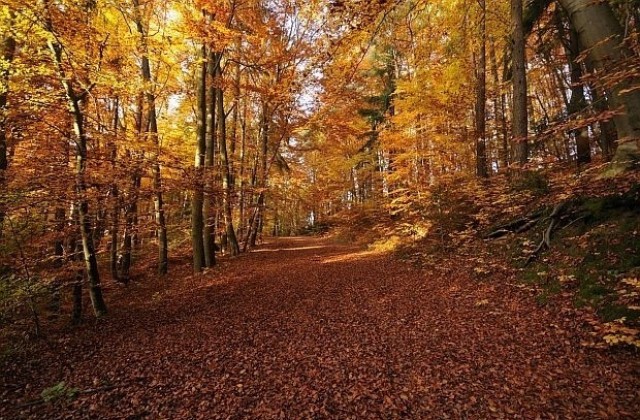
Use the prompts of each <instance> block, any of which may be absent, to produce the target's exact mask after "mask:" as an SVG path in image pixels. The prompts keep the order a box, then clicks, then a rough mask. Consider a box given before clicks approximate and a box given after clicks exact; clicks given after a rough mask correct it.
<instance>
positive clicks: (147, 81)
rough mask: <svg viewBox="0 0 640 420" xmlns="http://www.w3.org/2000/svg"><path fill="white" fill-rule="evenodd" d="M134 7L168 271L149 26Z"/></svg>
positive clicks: (161, 270) (161, 268) (161, 260)
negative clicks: (147, 27)
mask: <svg viewBox="0 0 640 420" xmlns="http://www.w3.org/2000/svg"><path fill="white" fill-rule="evenodd" d="M133 5H134V7H135V13H134V15H135V23H136V28H137V30H138V35H140V50H141V51H140V52H141V54H142V57H141V61H140V71H141V73H142V82H143V85H144V90H145V92H144V98H145V101H146V110H147V123H148V125H147V127H145V132H144V133H143V135H145V137H146V140H147V141H150V142H151V144H152V146H153V149H154V151H153V157H152V159H151V161H152V165H153V169H152V171H153V176H152V179H153V205H154V212H155V219H156V225H157V240H158V274H160V275H164V274H166V273H167V269H168V264H169V255H168V253H169V251H168V244H167V224H166V221H165V214H164V200H163V196H162V173H161V168H160V160H159V155H160V140H159V138H158V113H157V110H156V97H155V93H154V92H153V89H152V84H153V79H152V77H151V62H150V60H149V47H148V45H147V30H146V28H145V25H144V24H143V22H142V12H141V10H140V2H139V0H133Z"/></svg>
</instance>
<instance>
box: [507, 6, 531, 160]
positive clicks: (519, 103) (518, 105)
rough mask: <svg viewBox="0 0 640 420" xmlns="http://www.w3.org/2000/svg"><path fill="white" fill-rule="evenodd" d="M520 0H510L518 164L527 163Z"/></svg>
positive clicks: (526, 124)
mask: <svg viewBox="0 0 640 420" xmlns="http://www.w3.org/2000/svg"><path fill="white" fill-rule="evenodd" d="M522 1H523V0H511V20H512V30H513V108H512V125H513V134H512V136H513V140H512V141H513V146H512V147H513V156H514V158H515V160H516V161H517V162H518V163H520V164H525V163H527V160H528V159H529V147H528V143H527V131H528V117H527V74H526V55H525V34H524V27H523V24H522Z"/></svg>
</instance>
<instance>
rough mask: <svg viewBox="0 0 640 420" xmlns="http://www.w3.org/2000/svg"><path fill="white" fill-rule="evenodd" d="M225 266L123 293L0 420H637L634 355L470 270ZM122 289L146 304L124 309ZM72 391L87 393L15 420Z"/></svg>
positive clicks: (295, 247) (292, 245)
mask: <svg viewBox="0 0 640 420" xmlns="http://www.w3.org/2000/svg"><path fill="white" fill-rule="evenodd" d="M221 265H222V267H220V268H217V269H215V270H212V271H211V272H209V273H206V274H205V275H203V276H186V278H183V277H182V276H183V275H184V274H179V273H178V272H179V270H178V269H177V268H175V264H174V268H173V271H172V273H171V274H172V276H173V278H170V279H169V282H170V284H171V286H170V287H169V288H168V289H167V288H166V284H165V288H164V289H161V288H156V289H155V290H152V289H151V288H145V287H142V286H140V288H138V289H136V287H135V285H133V286H131V287H130V289H128V290H118V291H114V292H113V293H110V294H108V295H107V297H109V296H111V299H110V300H109V301H108V303H110V304H111V310H112V311H111V315H110V316H109V317H108V319H107V320H105V321H101V322H100V323H98V324H96V326H95V327H91V326H90V325H89V326H87V325H84V326H82V327H80V328H78V329H75V330H72V332H71V333H69V332H66V333H58V335H56V336H55V337H52V338H50V340H51V342H52V345H53V347H52V348H50V349H47V348H46V347H45V346H42V347H43V348H42V349H41V350H39V352H40V357H39V358H36V359H35V360H32V361H30V362H20V363H18V362H17V359H14V361H13V363H12V364H10V365H9V366H6V365H2V366H0V367H1V368H2V369H3V370H5V371H7V373H6V374H5V377H4V383H3V384H2V385H4V387H3V388H2V394H1V395H0V396H1V397H2V400H3V401H2V404H1V405H2V409H0V418H16V417H18V418H19V417H42V418H54V417H55V418H61V417H65V416H68V417H73V418H87V417H94V418H97V417H100V418H146V417H148V418H207V419H209V418H287V419H293V418H340V419H344V418H394V417H409V418H423V419H429V418H494V417H495V418H536V417H538V416H539V417H540V418H582V419H584V418H589V419H593V418H633V417H634V416H635V415H637V413H638V412H639V411H638V409H639V408H640V398H639V394H638V393H639V392H640V391H639V390H640V387H639V386H638V385H640V381H639V380H638V377H639V376H638V375H637V373H638V363H637V355H634V354H632V353H631V352H625V351H618V352H613V353H612V352H605V351H602V350H594V349H589V348H585V347H583V346H581V345H580V340H581V335H580V333H579V332H578V330H579V329H580V328H579V327H578V326H577V325H578V321H576V320H575V319H574V318H573V317H571V316H570V315H563V312H562V311H560V310H558V311H555V312H554V311H550V310H546V309H542V308H540V307H538V306H537V305H536V304H535V300H534V299H533V298H532V297H531V295H530V294H527V293H526V292H523V291H522V290H520V289H517V288H515V287H514V286H509V285H506V284H504V282H498V281H495V282H489V281H484V282H478V281H476V280H473V279H471V276H470V275H469V273H468V272H467V270H465V269H463V268H462V266H460V269H459V271H460V272H459V273H456V272H453V273H452V274H451V276H441V275H438V276H435V275H432V274H430V273H429V272H426V271H421V270H419V269H416V268H415V267H413V266H412V265H411V264H408V263H405V262H401V261H398V260H396V259H395V258H394V257H393V256H390V255H384V254H376V253H371V252H364V251H361V250H359V249H357V248H355V247H352V246H343V245H342V246H341V245H335V244H332V243H331V242H329V241H328V240H325V239H316V238H290V239H281V240H275V241H272V242H270V243H268V244H267V245H265V246H264V247H262V248H261V249H259V250H256V251H254V252H252V253H250V254H246V255H243V256H240V257H238V258H235V259H231V260H227V261H224V262H223V263H222V264H221ZM186 267H187V263H186V262H185V263H184V267H182V271H183V272H185V271H186ZM125 292H126V293H130V294H132V295H134V294H135V296H136V298H137V300H136V304H135V305H130V304H129V303H125V302H124V301H125V299H122V301H123V303H121V304H118V302H117V300H116V298H115V297H114V296H115V295H117V293H125ZM126 305H130V306H126ZM582 334H584V333H582ZM582 337H583V336H582ZM54 355H55V356H54ZM60 360H67V361H68V366H69V367H72V369H68V368H61V366H62V365H61V363H60ZM61 380H64V381H65V382H66V383H67V384H69V385H70V386H74V387H77V388H79V389H81V390H89V391H88V392H85V393H82V394H80V395H79V396H78V398H76V399H75V400H74V401H72V402H69V403H65V404H58V405H50V404H46V405H45V404H39V405H32V406H28V407H23V408H20V409H16V405H15V403H16V401H17V399H18V398H19V399H20V402H22V403H24V401H29V400H30V399H33V398H37V396H38V395H39V393H40V392H41V391H42V389H43V388H44V387H47V386H51V385H54V384H56V383H58V382H59V381H61ZM27 384H29V385H28V386H27ZM25 387H26V388H25ZM12 403H13V404H12Z"/></svg>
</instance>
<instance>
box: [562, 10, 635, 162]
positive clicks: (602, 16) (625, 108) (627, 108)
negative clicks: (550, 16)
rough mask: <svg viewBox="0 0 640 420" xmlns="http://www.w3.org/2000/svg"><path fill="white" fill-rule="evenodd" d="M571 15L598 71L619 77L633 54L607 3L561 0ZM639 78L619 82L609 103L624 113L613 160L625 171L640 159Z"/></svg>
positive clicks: (618, 120) (618, 125)
mask: <svg viewBox="0 0 640 420" xmlns="http://www.w3.org/2000/svg"><path fill="white" fill-rule="evenodd" d="M558 1H559V2H560V4H561V5H562V6H563V7H564V8H565V10H566V11H567V13H568V14H569V18H570V20H571V23H572V25H573V28H574V29H575V31H576V32H577V33H578V37H579V39H580V44H581V45H582V47H583V48H584V49H585V50H587V51H589V57H590V59H591V61H592V62H593V64H594V66H595V67H596V70H597V71H598V72H601V73H602V74H603V75H610V74H615V73H616V72H617V71H618V72H619V71H620V70H621V69H624V68H625V66H629V63H628V62H627V60H628V59H630V57H631V56H632V52H631V51H629V49H628V48H627V47H626V46H625V45H624V43H623V30H622V27H621V26H620V23H619V22H618V20H617V18H616V17H615V15H614V14H613V11H612V9H611V6H610V5H609V4H608V3H607V2H594V1H592V0H558ZM637 83H638V80H637V78H633V79H632V78H626V79H622V80H619V81H615V82H614V83H613V86H611V87H610V88H609V90H610V91H609V104H610V106H611V108H612V109H614V110H620V111H621V112H618V113H617V115H616V116H615V117H614V121H615V124H616V130H617V133H618V148H617V150H616V153H615V155H614V157H613V161H614V162H615V163H616V164H617V166H618V167H620V168H621V169H624V168H626V167H629V166H632V165H633V164H635V163H637V162H638V160H639V159H640V146H639V141H640V90H637V89H635V90H631V91H629V90H628V89H629V88H631V87H632V86H634V85H636V84H637Z"/></svg>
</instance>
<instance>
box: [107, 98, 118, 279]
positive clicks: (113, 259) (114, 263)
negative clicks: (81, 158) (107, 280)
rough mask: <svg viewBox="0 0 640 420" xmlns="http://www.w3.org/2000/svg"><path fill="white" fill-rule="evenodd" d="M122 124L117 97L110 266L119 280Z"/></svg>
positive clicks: (114, 112) (114, 123)
mask: <svg viewBox="0 0 640 420" xmlns="http://www.w3.org/2000/svg"><path fill="white" fill-rule="evenodd" d="M119 126H120V101H119V99H118V98H116V100H115V103H114V111H113V143H112V144H111V148H112V149H111V168H112V170H113V174H114V180H113V183H112V184H111V192H110V195H111V200H112V202H111V228H110V231H111V246H110V248H109V268H110V269H111V277H112V278H113V279H114V280H116V281H119V280H120V276H119V273H118V229H119V225H120V197H119V191H118V181H117V179H116V176H117V175H116V171H117V167H116V159H117V157H118V149H117V141H118V128H119Z"/></svg>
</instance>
